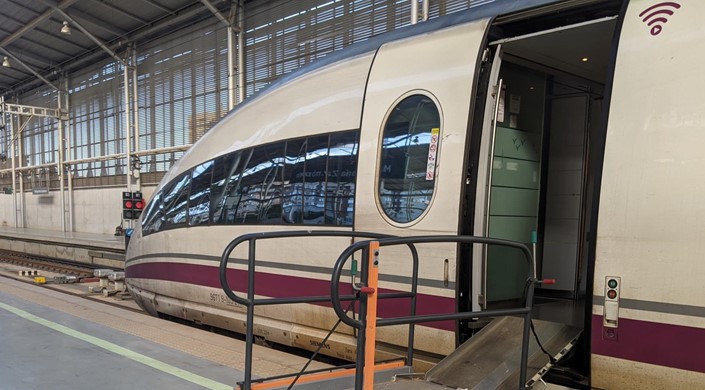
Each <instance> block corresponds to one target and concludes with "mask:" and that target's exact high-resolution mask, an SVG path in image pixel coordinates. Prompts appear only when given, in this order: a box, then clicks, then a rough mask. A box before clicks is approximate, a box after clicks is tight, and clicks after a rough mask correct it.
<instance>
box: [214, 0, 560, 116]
mask: <svg viewBox="0 0 705 390" xmlns="http://www.w3.org/2000/svg"><path fill="white" fill-rule="evenodd" d="M561 2H567V1H566V0H485V1H478V2H477V4H476V5H471V6H470V9H468V10H465V11H461V12H455V13H452V14H449V15H445V16H442V17H439V18H434V19H430V20H428V21H426V22H423V23H417V24H414V25H409V26H404V27H401V28H399V29H397V30H394V31H390V32H386V33H384V34H380V35H376V36H373V37H371V38H369V39H367V40H365V41H363V42H359V43H355V44H352V45H350V46H348V47H346V48H344V49H342V50H338V51H335V52H332V53H330V54H328V55H326V56H325V57H322V58H320V59H317V60H316V61H314V62H312V63H310V64H308V65H305V66H303V67H301V68H299V69H297V70H295V71H293V72H291V73H289V74H287V75H285V76H283V77H281V78H279V79H277V80H276V81H274V82H273V83H271V84H269V85H268V86H266V87H265V88H263V89H262V90H260V91H258V92H257V93H255V94H254V95H253V96H251V97H249V98H248V99H246V100H244V101H243V102H242V103H240V104H238V105H237V106H236V107H235V108H233V109H232V110H231V111H230V112H229V113H228V114H227V115H225V116H224V117H223V118H222V119H221V120H224V119H226V118H227V117H229V116H230V115H232V114H234V113H235V112H237V111H238V110H239V109H241V108H242V107H243V106H244V105H247V104H248V103H250V102H252V101H254V100H255V98H257V97H258V96H261V95H263V94H266V93H269V92H271V91H273V90H275V89H276V88H277V87H279V86H281V85H283V84H286V83H288V82H290V81H292V80H294V79H297V78H299V77H301V76H302V75H304V74H307V73H310V72H313V71H315V70H317V69H319V68H323V67H325V66H328V65H331V64H334V63H336V62H339V61H344V60H346V59H350V58H353V57H356V56H358V55H361V54H364V53H368V52H372V51H375V50H377V49H378V48H379V47H380V46H382V45H383V44H385V43H387V42H392V41H397V40H401V39H405V38H409V37H413V36H416V35H422V34H426V33H429V32H432V31H436V30H440V29H443V28H447V27H452V26H456V25H460V24H464V23H468V22H472V21H475V20H480V19H485V18H494V17H497V16H503V15H509V14H512V13H515V12H520V11H527V10H530V9H533V8H538V7H541V6H546V5H551V4H556V3H561Z"/></svg>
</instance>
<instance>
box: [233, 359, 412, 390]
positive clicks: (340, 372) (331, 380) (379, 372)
mask: <svg viewBox="0 0 705 390" xmlns="http://www.w3.org/2000/svg"><path fill="white" fill-rule="evenodd" d="M410 372H411V367H409V366H406V365H405V363H404V361H403V360H395V361H390V362H384V363H377V364H375V383H380V382H388V381H391V380H392V379H393V378H394V377H395V376H396V375H397V374H408V373H410ZM295 377H296V374H293V375H284V376H279V377H274V378H265V379H254V380H253V381H252V386H251V389H252V390H265V389H266V390H284V389H288V388H289V386H290V385H291V383H292V382H293V381H294V378H295ZM243 385H244V384H243V383H242V382H239V383H238V386H239V387H238V388H239V389H244V387H243ZM354 387H355V368H330V369H323V370H316V371H311V372H308V373H305V374H303V375H301V376H300V377H299V378H298V379H297V380H296V383H295V384H294V386H292V388H294V389H296V390H331V389H352V388H354Z"/></svg>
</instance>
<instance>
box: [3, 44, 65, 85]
mask: <svg viewBox="0 0 705 390" xmlns="http://www.w3.org/2000/svg"><path fill="white" fill-rule="evenodd" d="M0 51H1V52H3V53H4V54H5V55H7V56H8V57H10V58H12V59H13V60H14V61H15V62H17V63H18V64H20V65H22V67H24V68H25V69H27V70H28V71H30V73H32V74H33V75H34V76H35V77H36V78H38V79H39V80H42V81H43V82H44V83H45V84H46V85H48V86H50V87H52V88H54V90H55V91H58V90H59V87H57V86H56V85H54V84H52V83H51V81H49V80H47V79H46V78H44V76H42V75H40V74H39V73H37V72H36V71H35V70H34V69H32V68H31V67H30V66H29V65H27V64H25V63H24V62H23V61H22V60H20V59H19V58H17V56H16V55H14V54H12V53H10V52H9V51H7V49H5V48H4V47H0Z"/></svg>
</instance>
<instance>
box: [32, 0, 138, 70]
mask: <svg viewBox="0 0 705 390" xmlns="http://www.w3.org/2000/svg"><path fill="white" fill-rule="evenodd" d="M39 1H40V2H42V3H44V4H46V5H48V6H49V7H51V8H53V9H54V11H56V12H58V13H59V14H61V16H63V17H64V18H65V19H66V20H67V21H68V22H69V23H71V25H72V26H74V27H76V28H78V29H79V30H81V32H82V33H83V34H85V35H86V36H87V37H88V38H89V39H90V40H91V41H93V42H95V44H96V45H98V46H100V48H101V49H103V50H104V51H105V52H106V53H108V54H109V55H110V56H111V57H113V58H114V59H115V60H116V61H117V62H119V63H121V64H122V65H123V66H127V63H126V62H125V61H124V60H123V59H122V58H120V56H118V55H117V54H115V52H114V51H112V50H110V48H109V47H108V46H106V45H105V43H103V42H102V41H101V40H100V39H98V38H96V37H95V35H93V34H91V33H90V32H89V31H88V30H86V29H85V28H84V27H83V26H82V25H81V24H80V23H78V22H77V21H76V19H74V18H72V17H71V16H70V15H69V14H67V13H66V12H64V10H62V9H61V8H59V7H57V6H55V5H51V2H50V1H49V0H39Z"/></svg>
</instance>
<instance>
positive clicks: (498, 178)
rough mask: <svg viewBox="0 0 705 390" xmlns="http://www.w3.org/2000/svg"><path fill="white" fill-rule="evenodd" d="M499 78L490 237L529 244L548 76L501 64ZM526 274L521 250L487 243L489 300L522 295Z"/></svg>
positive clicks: (534, 222)
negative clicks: (500, 113)
mask: <svg viewBox="0 0 705 390" xmlns="http://www.w3.org/2000/svg"><path fill="white" fill-rule="evenodd" d="M500 77H501V78H502V80H503V83H504V85H505V86H506V89H505V91H504V113H503V119H504V120H502V117H500V124H499V126H497V131H496V133H495V145H494V156H493V160H492V182H491V183H490V184H491V186H490V188H491V191H490V211H489V214H490V216H489V236H490V237H494V238H503V239H507V240H512V241H518V242H522V243H526V244H530V242H531V233H532V232H533V231H535V230H537V221H538V210H539V207H538V205H539V194H540V185H541V155H542V153H541V148H542V145H541V141H542V134H543V115H544V102H545V79H546V76H545V74H543V73H540V72H536V71H532V70H529V69H526V68H522V67H519V66H517V65H513V64H509V63H505V64H504V65H502V69H501V71H500ZM526 276H527V265H526V260H525V259H524V257H523V255H522V253H521V252H520V251H519V250H516V249H511V248H503V247H490V248H488V251H487V301H488V302H493V301H494V302H496V301H506V300H514V299H518V298H520V297H521V295H522V292H523V289H524V284H525V281H526Z"/></svg>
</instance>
